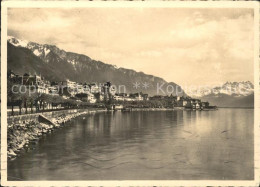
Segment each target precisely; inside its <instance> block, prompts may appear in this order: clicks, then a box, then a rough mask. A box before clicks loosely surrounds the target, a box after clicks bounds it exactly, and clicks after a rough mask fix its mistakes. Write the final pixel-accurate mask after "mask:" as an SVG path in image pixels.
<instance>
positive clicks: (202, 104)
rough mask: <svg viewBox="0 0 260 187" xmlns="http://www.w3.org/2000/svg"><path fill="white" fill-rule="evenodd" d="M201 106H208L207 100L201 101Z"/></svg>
mask: <svg viewBox="0 0 260 187" xmlns="http://www.w3.org/2000/svg"><path fill="white" fill-rule="evenodd" d="M201 106H202V107H203V108H207V107H209V102H201Z"/></svg>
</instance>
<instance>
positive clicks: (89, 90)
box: [7, 70, 215, 115]
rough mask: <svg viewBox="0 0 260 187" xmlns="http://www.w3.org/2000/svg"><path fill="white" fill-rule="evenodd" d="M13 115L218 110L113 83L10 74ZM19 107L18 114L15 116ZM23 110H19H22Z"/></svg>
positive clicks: (9, 103)
mask: <svg viewBox="0 0 260 187" xmlns="http://www.w3.org/2000/svg"><path fill="white" fill-rule="evenodd" d="M7 98H8V109H9V115H14V114H15V113H16V114H22V109H24V110H25V111H24V113H34V112H38V111H43V110H53V109H64V108H82V107H83V108H84V107H103V108H107V109H112V110H113V109H120V110H121V109H124V108H128V109H129V108H169V109H174V108H175V109H187V110H189V109H190V110H192V109H194V110H203V109H204V110H206V109H215V107H210V106H209V103H208V102H202V101H201V100H200V99H193V98H191V97H188V96H174V95H172V94H171V95H167V96H163V95H154V96H150V95H148V94H147V93H143V92H135V93H124V92H123V93H120V92H118V91H117V90H116V87H115V86H113V85H112V83H111V82H109V81H107V82H104V83H96V82H91V83H87V82H85V83H78V82H74V81H71V80H68V79H67V80H64V81H52V82H51V81H49V80H46V79H44V78H43V77H42V76H40V75H30V74H28V73H24V74H23V75H19V74H16V73H14V72H13V71H11V70H9V71H8V97H7ZM15 107H16V108H17V109H16V112H15ZM18 108H19V109H18Z"/></svg>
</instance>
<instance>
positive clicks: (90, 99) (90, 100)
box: [88, 93, 97, 103]
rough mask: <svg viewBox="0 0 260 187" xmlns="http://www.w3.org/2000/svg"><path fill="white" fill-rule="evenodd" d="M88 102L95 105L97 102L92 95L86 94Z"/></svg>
mask: <svg viewBox="0 0 260 187" xmlns="http://www.w3.org/2000/svg"><path fill="white" fill-rule="evenodd" d="M88 102H90V103H96V102H97V99H96V98H95V96H94V94H92V93H89V94H88Z"/></svg>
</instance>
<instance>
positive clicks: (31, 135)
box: [7, 110, 97, 158]
mask: <svg viewBox="0 0 260 187" xmlns="http://www.w3.org/2000/svg"><path fill="white" fill-rule="evenodd" d="M95 112H97V111H95V110H94V111H82V112H76V113H73V114H64V113H62V114H61V115H59V116H57V117H55V118H48V117H45V116H44V113H43V114H40V115H39V120H38V121H35V120H24V121H22V122H19V123H18V122H16V123H14V122H12V123H10V124H8V129H7V143H8V152H7V154H8V158H14V157H16V156H17V154H19V153H20V152H21V151H22V150H23V151H28V150H29V149H30V148H29V144H30V143H31V144H36V143H37V141H38V139H39V138H41V137H42V136H43V135H44V134H47V133H50V132H52V131H53V130H55V129H57V128H60V127H62V126H63V124H64V123H65V122H67V121H69V120H71V119H73V118H75V117H77V116H80V115H84V114H88V113H95Z"/></svg>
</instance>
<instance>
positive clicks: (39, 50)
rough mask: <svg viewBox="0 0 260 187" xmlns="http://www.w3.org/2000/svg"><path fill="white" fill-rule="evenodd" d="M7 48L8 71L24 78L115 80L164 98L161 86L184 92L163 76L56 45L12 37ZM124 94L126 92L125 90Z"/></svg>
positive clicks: (164, 88)
mask: <svg viewBox="0 0 260 187" xmlns="http://www.w3.org/2000/svg"><path fill="white" fill-rule="evenodd" d="M7 47H8V50H7V53H8V59H7V60H8V69H10V70H12V71H13V72H14V73H17V74H20V75H22V74H24V73H25V72H26V73H30V74H38V75H41V76H43V77H44V78H45V79H47V80H49V81H63V80H66V79H69V80H72V81H76V82H79V83H84V82H88V83H92V82H96V83H104V82H107V81H111V82H112V84H113V85H116V86H119V85H124V86H125V88H126V92H127V93H136V92H140V91H142V92H143V93H147V94H149V95H157V94H161V95H163V92H160V93H157V86H158V85H159V86H161V85H163V86H161V88H162V90H166V88H167V86H171V87H173V88H175V89H178V90H179V91H180V90H181V91H183V90H182V89H181V87H180V86H179V85H177V84H176V83H174V82H167V81H165V80H164V79H162V78H160V77H156V76H153V75H148V74H145V73H143V72H137V71H134V70H131V69H126V68H118V67H116V66H115V65H111V64H106V63H103V62H101V61H97V60H93V59H91V58H90V57H88V56H86V55H83V54H77V53H72V52H66V51H64V50H62V49H59V48H58V47H56V46H55V45H48V44H38V43H35V42H29V41H25V40H20V39H17V38H15V37H12V36H8V46H7ZM121 88H123V86H121ZM120 91H121V92H122V89H121V90H120ZM173 95H176V94H173ZM180 95H181V96H182V95H185V93H184V92H183V93H181V94H180Z"/></svg>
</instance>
